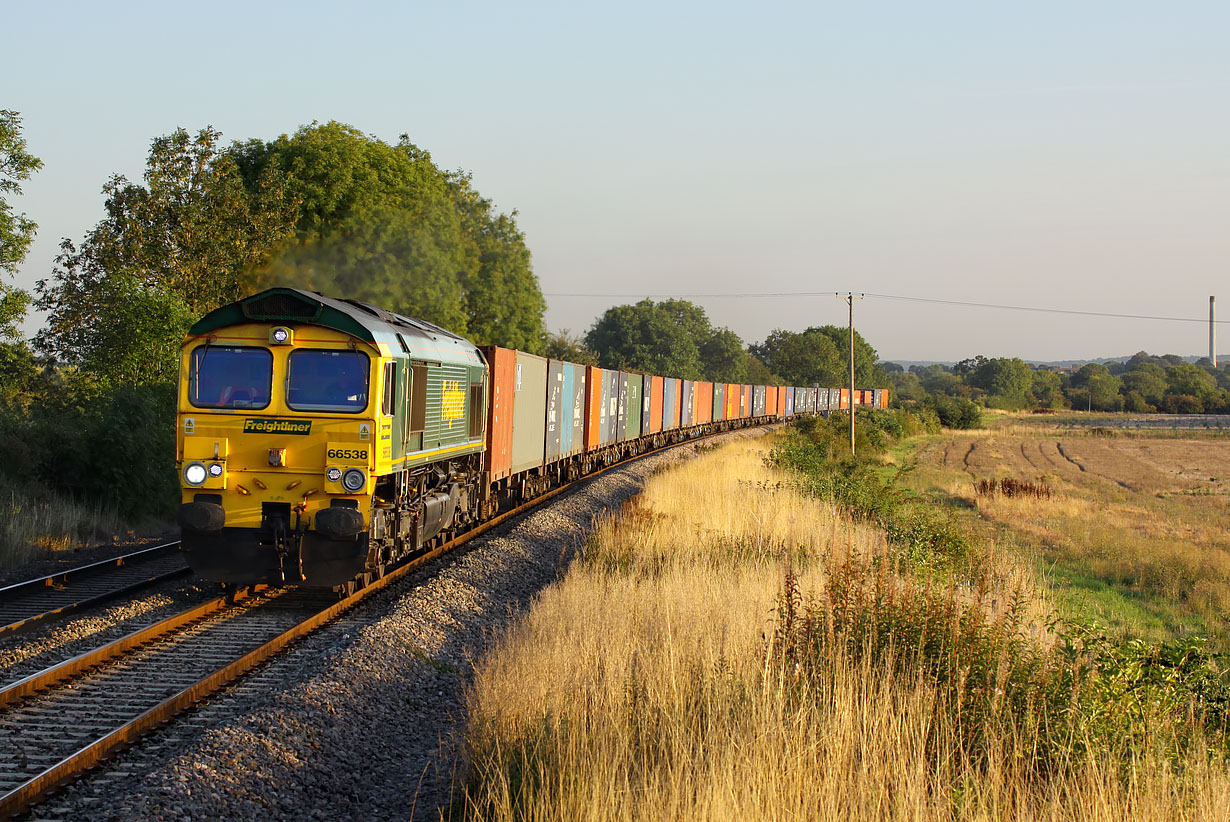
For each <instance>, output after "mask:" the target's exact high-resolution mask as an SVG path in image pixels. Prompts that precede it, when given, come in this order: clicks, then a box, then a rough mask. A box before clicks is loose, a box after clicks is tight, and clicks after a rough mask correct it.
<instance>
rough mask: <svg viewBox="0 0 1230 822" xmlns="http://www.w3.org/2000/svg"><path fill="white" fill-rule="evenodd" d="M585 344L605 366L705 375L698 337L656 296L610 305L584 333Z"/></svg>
mask: <svg viewBox="0 0 1230 822" xmlns="http://www.w3.org/2000/svg"><path fill="white" fill-rule="evenodd" d="M585 344H586V346H587V347H589V348H590V349H591V350H593V351H595V352H596V353H597V354H598V360H599V362H600V363H601V364H602V366H603V367H604V368H628V369H632V370H636V371H643V372H646V373H649V374H663V375H667V376H671V377H682V378H684V379H689V380H696V379H701V378H702V376H701V362H700V352H699V350H698V349H697V346H696V341H695V340H694V339H693V338H692V335H691V334H690V333H689V330H688V329H687V328H685V327H684V326H682V325H680V324H679V323H678V322H677V321H676V318H675V317H674V316H672V314H671V313H670V312H667V311H664V310H662V309H661V308H660V307H659V306H658V305H657V304H656V303H655V302H654V301H653V300H641V301H640V302H639V303H636V304H635V305H617V306H615V307H613V308H609V309H607V310H606V312H605V313H604V314H603V315H602V316H601V317H599V318H598V319H597V320H596V321H595V322H594V325H593V327H592V328H590V330H589V333H588V334H586V335H585Z"/></svg>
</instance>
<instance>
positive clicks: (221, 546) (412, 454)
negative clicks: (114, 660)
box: [176, 288, 888, 593]
mask: <svg viewBox="0 0 1230 822" xmlns="http://www.w3.org/2000/svg"><path fill="white" fill-rule="evenodd" d="M851 401H853V403H854V404H855V405H856V406H857V405H872V406H875V407H886V406H887V403H888V392H887V391H881V390H875V391H855V392H854V394H853V396H851V395H850V392H849V390H848V389H825V388H818V387H802V386H800V387H781V386H764V385H740V384H728V383H714V382H704V381H691V380H684V379H676V378H672V377H662V376H656V375H645V374H638V373H633V372H629V371H618V370H611V369H604V368H597V367H594V366H585V365H578V364H576V363H570V362H564V361H561V360H554V359H545V358H543V357H538V356H535V355H533V354H528V353H525V352H522V351H513V350H509V349H505V348H499V347H495V346H487V347H481V348H480V347H478V346H475V345H473V344H472V343H470V342H469V341H467V340H465V339H463V338H461V337H459V336H457V335H456V334H452V333H450V332H448V331H446V330H445V329H443V328H439V327H437V326H435V325H432V324H431V323H427V322H423V321H422V320H415V319H411V318H409V317H404V316H402V315H400V314H395V313H392V312H389V311H385V310H383V309H380V308H377V307H375V306H372V305H368V304H366V303H363V302H359V301H356V300H339V299H331V298H329V297H324V296H322V295H320V294H317V293H314V292H309V291H302V290H298V289H292V288H273V289H269V290H267V291H264V292H261V293H259V294H256V295H254V296H251V297H248V298H247V299H244V300H241V301H239V302H235V303H231V304H229V305H225V306H222V307H221V308H218V309H217V310H215V311H212V312H210V313H209V314H207V315H206V316H204V317H203V318H201V319H200V320H199V321H198V322H197V323H196V324H194V325H193V326H192V328H191V329H189V332H188V335H187V338H186V340H185V342H184V346H183V349H182V355H181V361H180V381H179V400H178V415H177V436H176V448H177V455H176V456H177V465H178V469H179V478H180V483H181V487H182V504H181V506H180V513H179V522H180V526H181V529H182V532H183V549H184V551H185V552H186V554H187V558H188V563H189V565H191V567H192V569H193V570H194V571H195V572H196V573H197V574H198V575H199V576H200V577H201V578H203V579H205V580H208V581H213V582H220V583H224V584H226V585H228V586H244V585H251V584H255V583H266V584H296V585H302V586H308V587H325V588H335V589H337V590H339V591H340V592H342V593H346V592H348V591H352V590H354V588H355V587H356V586H358V585H360V584H362V582H363V580H364V579H365V578H370V576H371V575H373V574H375V575H379V574H382V573H383V571H384V570H385V569H386V568H388V567H389V566H390V565H392V564H395V563H397V562H400V561H401V560H404V559H406V558H408V557H411V556H414V555H415V554H418V553H421V552H424V551H427V550H431V549H432V548H434V547H436V546H437V545H439V544H441V543H442V542H443V541H445V540H447V539H450V538H451V537H452V536H453V535H454V534H455V533H457V532H459V531H463V530H465V529H466V528H468V527H469V526H471V525H472V524H474V523H476V522H480V521H482V520H485V519H488V518H490V517H492V516H494V515H495V514H496V513H497V512H498V511H500V510H501V509H502V508H507V507H510V506H512V505H515V504H517V503H519V502H521V501H524V500H528V499H532V498H533V497H535V496H538V495H540V494H542V493H544V492H546V491H547V490H549V489H550V488H552V487H554V486H557V485H559V484H561V483H566V482H569V481H571V480H573V479H576V478H578V477H581V476H584V475H586V474H588V473H590V472H591V471H594V470H597V469H598V468H600V467H603V466H606V465H610V464H612V463H614V462H616V461H618V460H620V459H623V458H625V457H629V456H633V455H636V454H639V453H643V452H646V451H649V450H653V449H655V448H658V447H661V446H664V445H668V444H671V443H675V442H680V441H682V440H684V439H687V438H690V437H695V436H699V435H703V434H708V433H713V432H718V431H724V430H728V429H732V428H736V427H742V426H749V425H760V424H763V423H766V422H770V421H773V420H779V419H785V418H789V417H794V416H797V415H802V414H817V413H824V412H827V411H829V410H837V409H844V408H848V407H849V404H850V402H851Z"/></svg>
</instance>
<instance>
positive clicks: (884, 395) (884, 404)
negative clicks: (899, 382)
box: [880, 388, 888, 408]
mask: <svg viewBox="0 0 1230 822" xmlns="http://www.w3.org/2000/svg"><path fill="white" fill-rule="evenodd" d="M880 407H881V408H888V389H887V388H885V389H883V390H882V391H880Z"/></svg>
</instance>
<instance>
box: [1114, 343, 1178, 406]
mask: <svg viewBox="0 0 1230 822" xmlns="http://www.w3.org/2000/svg"><path fill="white" fill-rule="evenodd" d="M1137 356H1140V355H1139V354H1138V355H1137ZM1132 359H1133V360H1136V357H1133V358H1132ZM1121 379H1122V380H1123V387H1124V389H1125V390H1126V391H1129V392H1135V393H1136V394H1137V395H1139V396H1140V398H1141V400H1142V401H1143V402H1145V403H1147V404H1149V405H1154V406H1156V405H1158V404H1160V403H1161V401H1162V395H1164V394H1165V393H1166V386H1167V382H1166V369H1164V368H1162V367H1161V366H1160V365H1157V364H1155V363H1153V362H1150V361H1149V360H1140V361H1138V362H1137V364H1136V365H1133V366H1132V367H1131V368H1130V369H1128V370H1127V371H1126V372H1124V374H1123V376H1122V377H1121ZM1136 404H1137V403H1135V401H1133V405H1136ZM1129 410H1132V409H1129Z"/></svg>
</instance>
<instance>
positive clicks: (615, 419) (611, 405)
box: [598, 368, 619, 445]
mask: <svg viewBox="0 0 1230 822" xmlns="http://www.w3.org/2000/svg"><path fill="white" fill-rule="evenodd" d="M598 421H599V423H600V424H601V426H602V429H601V430H602V433H601V435H600V436H599V437H598V443H599V444H600V445H610V444H612V443H614V442H616V441H617V440H616V437H617V432H618V430H619V372H618V371H611V370H610V369H607V368H604V369H602V410H601V411H600V412H599V419H598Z"/></svg>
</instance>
